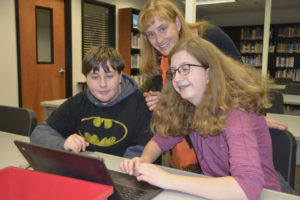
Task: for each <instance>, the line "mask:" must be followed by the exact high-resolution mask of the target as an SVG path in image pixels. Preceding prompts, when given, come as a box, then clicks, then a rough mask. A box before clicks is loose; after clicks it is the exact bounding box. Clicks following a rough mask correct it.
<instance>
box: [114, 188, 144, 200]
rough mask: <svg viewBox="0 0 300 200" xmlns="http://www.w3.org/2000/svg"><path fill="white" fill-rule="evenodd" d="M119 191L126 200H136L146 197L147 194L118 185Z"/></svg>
mask: <svg viewBox="0 0 300 200" xmlns="http://www.w3.org/2000/svg"><path fill="white" fill-rule="evenodd" d="M116 187H117V189H118V191H119V192H120V193H121V196H122V198H123V199H124V200H127V199H128V200H135V199H139V198H140V197H142V196H144V195H145V194H146V193H147V192H146V191H144V190H141V189H138V188H133V187H128V186H126V185H120V184H116Z"/></svg>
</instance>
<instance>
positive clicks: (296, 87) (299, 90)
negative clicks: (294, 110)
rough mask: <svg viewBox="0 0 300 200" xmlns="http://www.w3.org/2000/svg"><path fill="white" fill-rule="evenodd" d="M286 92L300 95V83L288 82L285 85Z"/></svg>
mask: <svg viewBox="0 0 300 200" xmlns="http://www.w3.org/2000/svg"><path fill="white" fill-rule="evenodd" d="M284 93H285V94H296V95H300V84H296V83H291V84H288V85H287V86H286V87H285V90H284Z"/></svg>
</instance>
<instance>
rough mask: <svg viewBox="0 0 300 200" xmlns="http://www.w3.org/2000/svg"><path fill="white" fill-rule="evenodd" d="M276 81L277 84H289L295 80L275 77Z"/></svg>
mask: <svg viewBox="0 0 300 200" xmlns="http://www.w3.org/2000/svg"><path fill="white" fill-rule="evenodd" d="M274 82H275V84H279V85H287V84H290V83H292V82H293V80H292V79H290V78H275V80H274Z"/></svg>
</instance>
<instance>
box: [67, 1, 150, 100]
mask: <svg viewBox="0 0 300 200" xmlns="http://www.w3.org/2000/svg"><path fill="white" fill-rule="evenodd" d="M98 1H99V0H98ZM100 2H104V3H108V4H112V5H115V6H116V48H118V47H117V46H118V45H117V44H118V33H119V30H118V9H119V8H136V9H140V8H141V7H142V5H143V4H144V2H146V0H136V1H132V0H122V1H120V0H101V1H100ZM81 41H82V40H81V0H72V63H73V94H76V93H77V92H79V91H80V87H79V86H78V84H77V82H81V81H84V80H85V77H84V76H83V75H82V73H81V63H82V58H81V52H82V51H81V47H82V45H81Z"/></svg>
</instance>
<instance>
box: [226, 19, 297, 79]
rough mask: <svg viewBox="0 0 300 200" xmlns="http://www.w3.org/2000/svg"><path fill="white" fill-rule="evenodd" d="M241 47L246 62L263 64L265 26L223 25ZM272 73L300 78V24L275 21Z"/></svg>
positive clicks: (271, 51) (270, 60)
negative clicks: (276, 22) (277, 22)
mask: <svg viewBox="0 0 300 200" xmlns="http://www.w3.org/2000/svg"><path fill="white" fill-rule="evenodd" d="M222 29H223V30H224V31H225V32H226V33H227V34H228V35H229V36H230V37H231V38H232V40H233V41H234V43H235V45H236V46H237V48H238V49H240V53H241V56H242V60H243V62H245V63H247V64H249V65H252V66H254V67H256V68H261V63H262V47H263V26H262V25H257V26H239V27H222ZM268 57H269V59H268V74H269V75H270V76H271V77H273V78H290V79H292V80H293V81H294V82H300V24H272V25H271V28H270V43H269V55H268Z"/></svg>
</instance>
